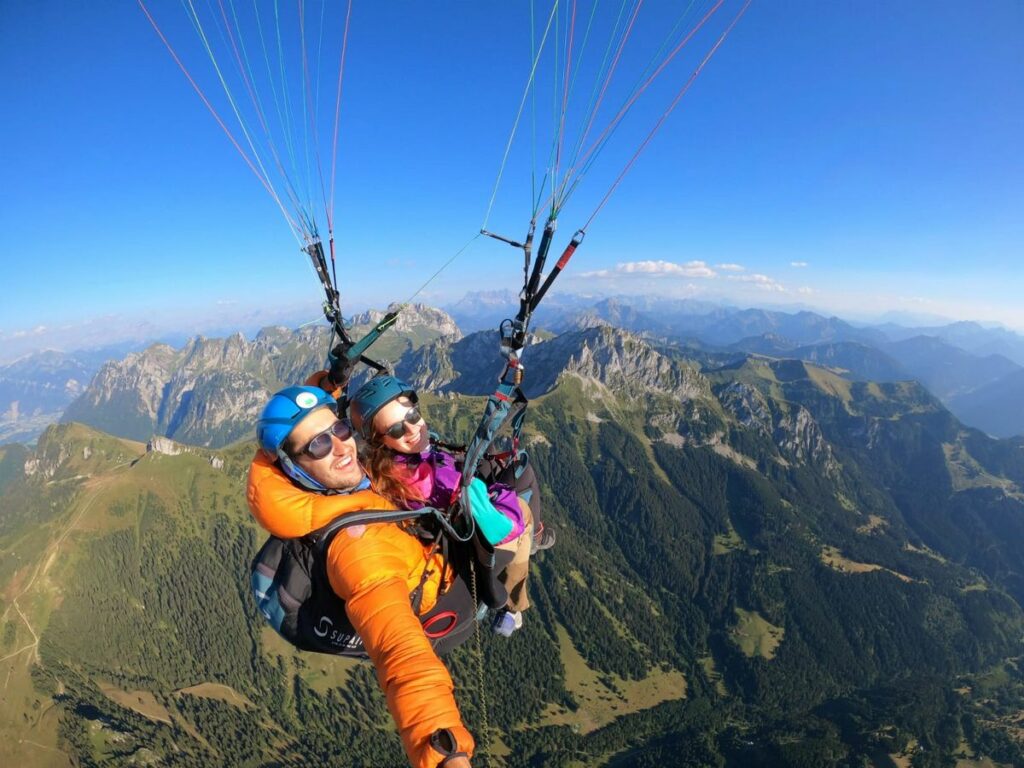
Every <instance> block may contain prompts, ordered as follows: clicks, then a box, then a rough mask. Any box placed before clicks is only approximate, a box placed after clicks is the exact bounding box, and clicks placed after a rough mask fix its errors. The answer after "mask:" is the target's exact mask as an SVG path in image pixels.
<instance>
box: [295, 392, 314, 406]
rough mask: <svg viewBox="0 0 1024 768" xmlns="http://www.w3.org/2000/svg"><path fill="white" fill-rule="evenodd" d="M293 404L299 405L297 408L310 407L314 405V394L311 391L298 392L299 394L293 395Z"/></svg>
mask: <svg viewBox="0 0 1024 768" xmlns="http://www.w3.org/2000/svg"><path fill="white" fill-rule="evenodd" d="M295 404H296V405H297V406H299V408H312V407H313V406H314V405H316V395H314V394H313V393H312V392H299V394H297V395H296V396H295Z"/></svg>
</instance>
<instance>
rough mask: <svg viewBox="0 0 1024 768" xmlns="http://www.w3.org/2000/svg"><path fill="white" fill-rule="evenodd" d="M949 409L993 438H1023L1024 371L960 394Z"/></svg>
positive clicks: (952, 401) (1017, 371)
mask: <svg viewBox="0 0 1024 768" xmlns="http://www.w3.org/2000/svg"><path fill="white" fill-rule="evenodd" d="M950 408H951V409H952V410H953V412H954V413H956V414H957V416H958V417H959V418H960V419H962V420H963V421H965V422H966V423H968V424H971V425H973V426H975V427H978V429H983V430H984V431H985V432H988V433H989V434H990V435H995V436H996V437H1013V436H1014V435H1024V370H1016V371H1013V372H1012V373H1009V374H1007V375H1006V376H1003V377H1002V378H1000V379H996V380H995V381H993V382H991V383H989V384H986V385H985V386H982V387H979V388H978V389H976V390H974V391H973V392H967V393H965V394H962V395H957V396H956V397H954V398H953V399H952V400H951V402H950Z"/></svg>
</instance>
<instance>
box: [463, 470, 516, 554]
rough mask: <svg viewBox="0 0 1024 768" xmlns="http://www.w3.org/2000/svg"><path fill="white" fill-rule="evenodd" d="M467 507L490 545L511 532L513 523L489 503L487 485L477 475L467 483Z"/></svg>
mask: <svg viewBox="0 0 1024 768" xmlns="http://www.w3.org/2000/svg"><path fill="white" fill-rule="evenodd" d="M468 491H469V508H470V510H471V511H472V513H473V519H474V520H475V521H476V525H477V528H479V529H480V532H481V533H482V534H483V535H484V538H485V539H487V542H488V543H489V544H491V545H495V544H498V543H499V542H501V541H502V540H504V538H505V537H506V536H508V535H509V534H510V533H512V526H513V523H512V521H511V520H509V519H508V518H507V517H505V516H504V515H503V514H501V512H499V511H498V510H497V509H496V508H495V507H494V505H493V504H492V503H491V497H490V494H489V493H488V492H487V485H486V484H485V483H484V481H483V480H481V479H480V478H479V477H474V478H473V481H472V482H471V483H470V484H469V489H468Z"/></svg>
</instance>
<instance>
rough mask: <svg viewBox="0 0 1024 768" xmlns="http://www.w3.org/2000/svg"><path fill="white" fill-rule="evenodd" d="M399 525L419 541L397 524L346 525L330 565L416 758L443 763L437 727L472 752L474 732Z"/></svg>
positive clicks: (425, 766)
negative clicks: (430, 631)
mask: <svg viewBox="0 0 1024 768" xmlns="http://www.w3.org/2000/svg"><path fill="white" fill-rule="evenodd" d="M396 532H397V533H398V534H399V535H400V536H402V537H405V538H406V539H408V540H409V541H410V542H411V543H413V544H415V545H417V546H419V545H418V542H416V540H415V539H412V538H411V537H409V536H408V534H406V533H404V532H401V531H398V529H397V527H395V526H384V525H381V526H373V525H371V526H366V528H365V529H360V527H354V528H350V529H345V530H343V531H341V532H340V533H339V535H338V536H337V537H336V538H335V539H334V541H333V542H332V544H331V549H330V551H329V553H328V558H327V573H328V577H329V579H330V582H331V586H332V587H333V588H334V591H335V592H337V594H338V595H339V596H340V597H341V598H343V599H344V600H345V607H346V610H347V612H348V617H349V620H350V621H351V622H352V626H353V627H354V628H355V630H356V631H357V632H358V633H359V636H360V637H361V638H362V639H363V643H364V644H365V646H366V651H367V653H368V654H369V656H370V658H371V659H372V660H373V664H374V667H376V670H377V678H378V680H379V681H380V684H381V687H382V688H383V689H384V695H385V698H386V699H387V704H388V709H389V710H390V712H391V716H392V717H393V718H394V720H395V724H396V725H397V726H398V732H399V735H400V736H401V737H402V745H403V746H404V747H405V752H406V755H408V757H409V762H410V763H411V764H412V765H413V766H414V768H436V766H438V765H439V764H440V763H441V761H442V760H443V759H444V755H442V754H441V753H440V752H438V751H436V750H435V749H434V748H433V747H432V746H431V745H430V737H431V735H432V734H433V733H434V732H435V731H437V730H441V729H448V731H449V732H450V733H451V734H452V736H453V737H454V738H455V741H456V743H457V745H458V751H461V752H466V753H467V754H472V752H473V746H474V744H473V737H472V736H471V735H470V733H469V731H468V730H466V728H465V727H464V726H463V724H462V719H461V717H460V716H459V710H458V707H457V706H456V704H455V696H454V692H453V690H454V686H453V685H452V679H451V676H450V675H449V674H448V670H447V668H446V667H445V666H444V663H443V662H442V661H441V660H440V659H439V658H438V657H437V654H435V653H434V649H433V648H431V646H430V643H429V641H428V640H427V638H426V636H425V635H424V634H423V628H422V626H421V625H420V622H419V619H418V618H417V617H416V615H415V614H414V613H413V610H412V606H411V604H410V602H409V586H408V583H407V581H406V579H407V576H408V573H409V564H408V558H407V557H405V556H404V555H403V553H401V552H400V541H396V540H395V539H394V538H393V536H394V533H396Z"/></svg>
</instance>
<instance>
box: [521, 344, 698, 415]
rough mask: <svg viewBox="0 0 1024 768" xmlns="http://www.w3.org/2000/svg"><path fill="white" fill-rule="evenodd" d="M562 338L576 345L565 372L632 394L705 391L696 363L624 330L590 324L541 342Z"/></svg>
mask: <svg viewBox="0 0 1024 768" xmlns="http://www.w3.org/2000/svg"><path fill="white" fill-rule="evenodd" d="M563 340H564V341H565V342H568V343H574V344H576V345H578V350H577V351H576V352H574V353H573V354H572V355H571V356H570V357H569V359H568V361H567V363H566V365H565V368H564V370H565V372H566V373H571V374H575V375H577V376H581V377H583V378H588V379H593V380H595V381H599V382H601V383H602V384H604V385H606V386H608V387H610V388H612V389H613V390H618V391H620V392H622V393H623V394H626V395H629V396H634V397H635V396H639V395H641V394H644V393H648V392H661V393H664V394H669V395H672V396H674V397H677V398H679V399H680V400H690V399H693V398H696V397H700V396H702V395H704V394H706V393H708V391H709V385H708V382H707V381H706V379H705V378H704V377H703V376H701V374H700V372H699V371H698V370H697V369H696V367H694V366H691V365H688V364H686V363H684V362H681V361H677V360H672V359H671V358H669V357H666V356H665V355H663V354H661V353H660V352H658V351H657V350H655V349H654V348H653V347H651V346H650V345H649V344H648V343H647V342H645V341H643V340H642V339H641V338H639V337H638V336H636V335H635V334H632V333H629V332H628V331H623V330H619V329H616V328H609V327H598V328H590V329H587V330H585V331H579V332H577V333H570V334H565V335H564V336H561V337H559V338H558V339H555V340H552V341H551V342H547V343H546V344H544V345H541V346H543V347H546V346H548V345H554V344H556V343H558V342H562V341H563Z"/></svg>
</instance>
